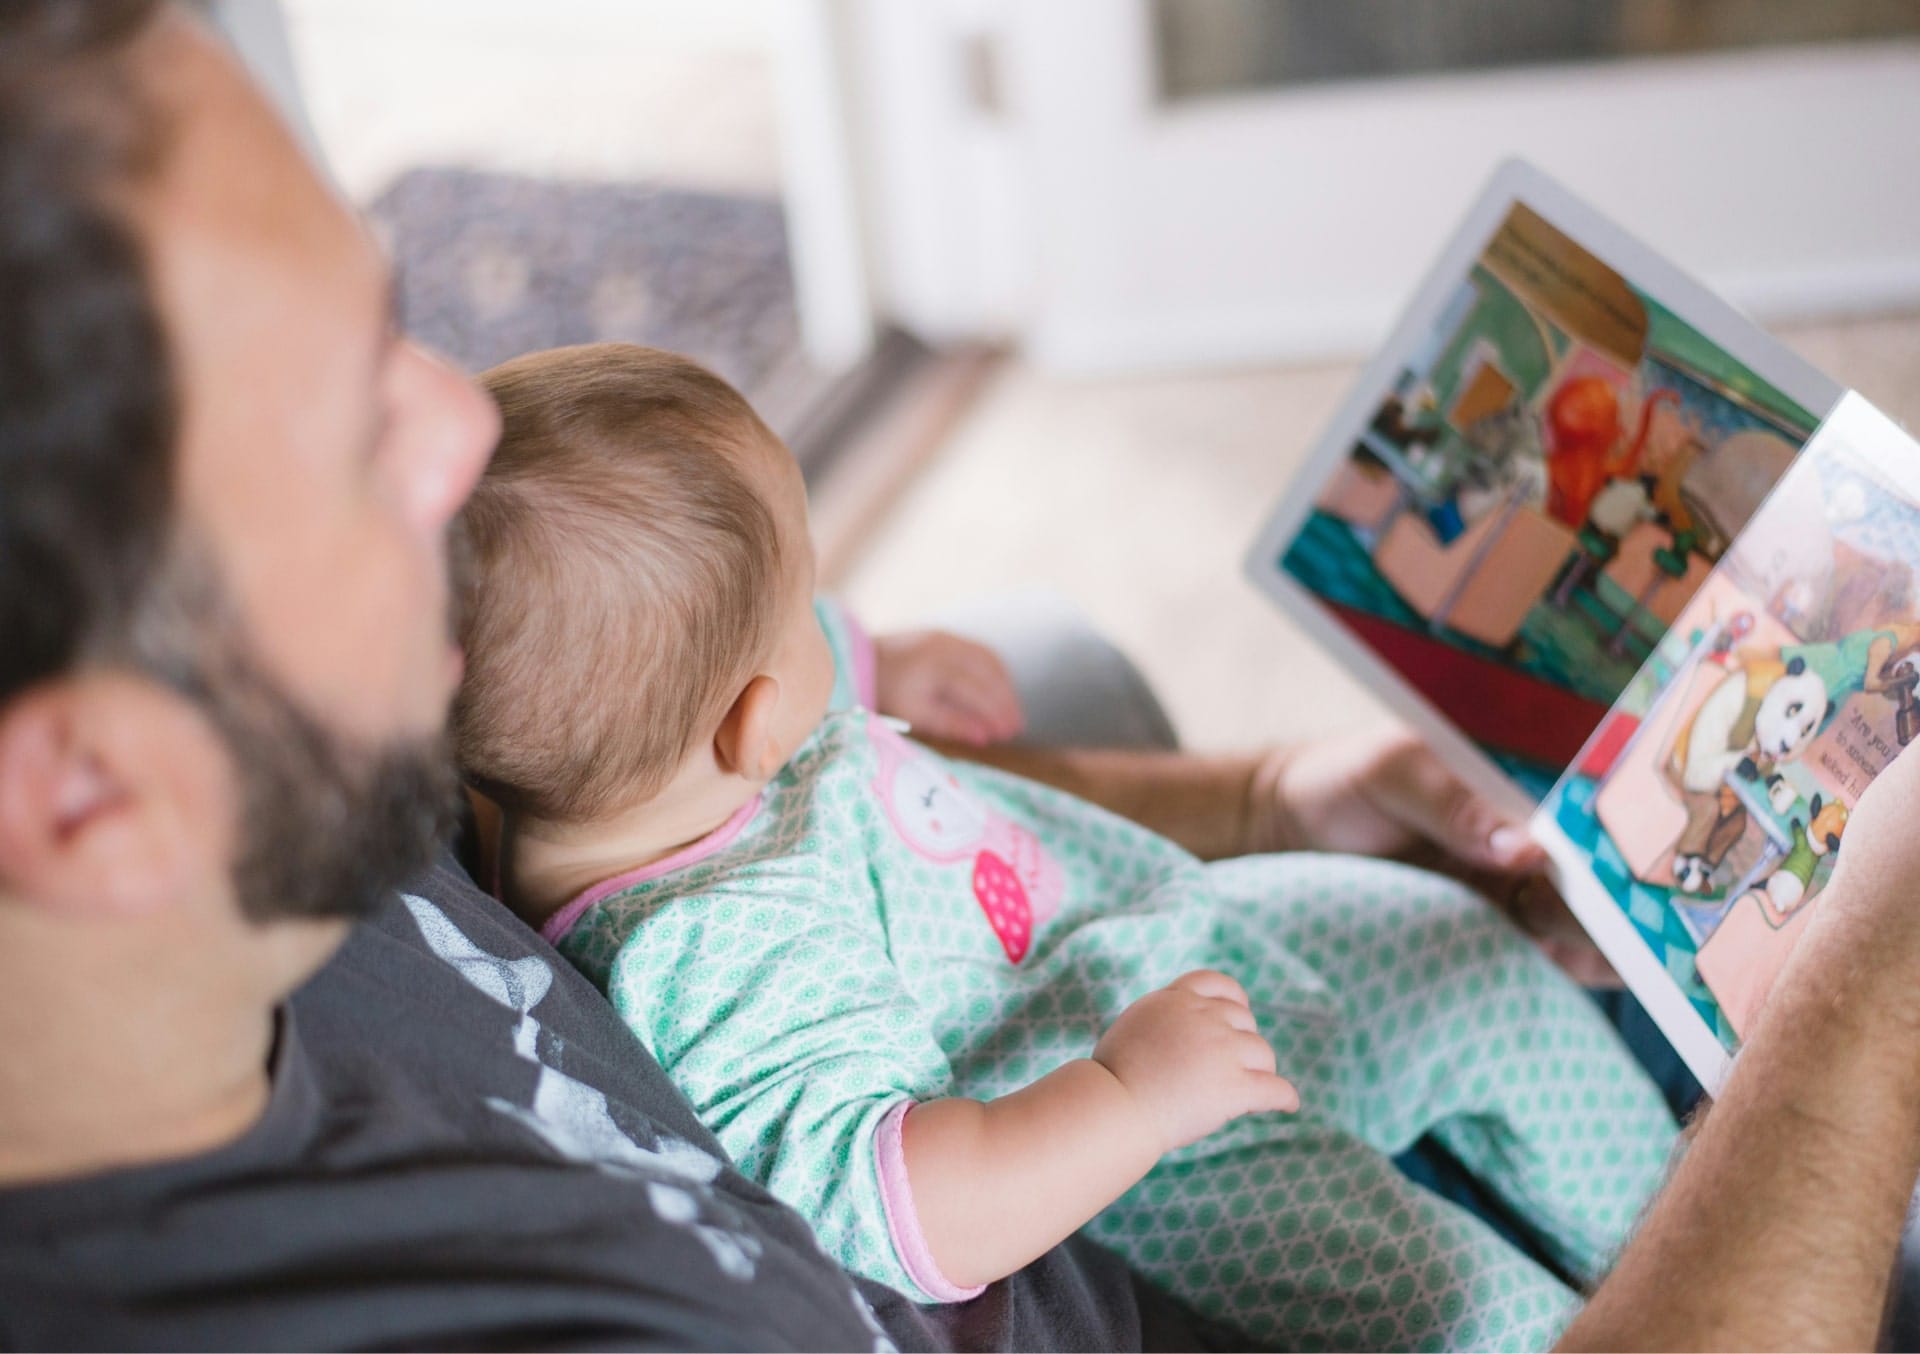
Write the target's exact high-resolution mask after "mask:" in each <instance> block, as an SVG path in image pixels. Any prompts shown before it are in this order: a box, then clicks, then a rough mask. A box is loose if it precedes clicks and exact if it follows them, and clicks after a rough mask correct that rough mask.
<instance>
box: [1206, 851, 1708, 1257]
mask: <svg viewBox="0 0 1920 1354" xmlns="http://www.w3.org/2000/svg"><path fill="white" fill-rule="evenodd" d="M1209 873H1210V875H1211V876H1212V877H1213V882H1214V884H1215V887H1216V888H1218V889H1219V890H1221V892H1222V894H1223V895H1224V896H1226V897H1227V898H1228V900H1229V901H1228V906H1227V913H1228V918H1227V920H1226V922H1225V923H1224V926H1225V930H1226V937H1227V944H1228V948H1229V949H1230V950H1234V951H1243V952H1244V955H1236V956H1235V957H1236V958H1241V959H1242V965H1241V971H1257V969H1258V968H1259V966H1260V965H1259V960H1258V954H1259V952H1261V951H1264V950H1269V949H1271V948H1273V947H1279V949H1280V950H1281V951H1283V953H1282V954H1281V955H1279V956H1276V957H1275V958H1274V960H1273V961H1272V963H1273V966H1274V967H1275V969H1276V970H1277V971H1284V969H1285V968H1286V967H1288V966H1291V965H1292V964H1295V963H1299V962H1304V963H1305V964H1306V965H1307V966H1308V967H1309V968H1311V969H1313V970H1314V971H1315V972H1316V973H1318V974H1319V975H1320V976H1321V977H1322V978H1323V979H1324V980H1325V982H1326V984H1327V986H1328V987H1329V988H1330V989H1331V991H1332V995H1333V997H1334V999H1335V1000H1336V1001H1337V1003H1338V1004H1339V1007H1340V1010H1341V1016H1342V1018H1341V1019H1340V1021H1339V1022H1338V1023H1337V1025H1336V1026H1335V1027H1334V1028H1333V1029H1332V1030H1331V1031H1330V1032H1327V1033H1325V1034H1324V1035H1309V1036H1307V1037H1306V1038H1304V1039H1303V1040H1302V1043H1303V1048H1302V1050H1301V1052H1302V1053H1303V1054H1305V1055H1307V1057H1306V1063H1307V1065H1306V1066H1302V1067H1300V1068H1299V1069H1298V1075H1300V1076H1302V1077H1304V1078H1305V1083H1304V1084H1302V1086H1301V1092H1302V1095H1303V1097H1305V1098H1306V1099H1307V1100H1308V1102H1309V1103H1310V1104H1315V1105H1316V1107H1317V1108H1318V1109H1319V1111H1320V1112H1322V1113H1324V1114H1326V1115H1327V1116H1329V1117H1330V1118H1332V1119H1334V1120H1335V1121H1336V1122H1339V1123H1341V1124H1344V1125H1345V1126H1347V1127H1348V1128H1350V1129H1351V1130H1352V1131H1353V1132H1354V1133H1355V1134H1356V1135H1358V1136H1359V1137H1360V1138H1361V1139H1362V1140H1363V1141H1365V1142H1366V1143H1368V1144H1369V1145H1371V1146H1372V1147H1374V1148H1376V1149H1377V1150H1379V1151H1381V1152H1383V1153H1387V1154H1389V1155H1391V1154H1393V1153H1397V1152H1400V1151H1404V1150H1405V1149H1406V1148H1408V1147H1410V1146H1412V1145H1413V1143H1414V1142H1415V1141H1417V1140H1418V1139H1419V1138H1420V1137H1421V1136H1422V1135H1423V1134H1425V1133H1427V1132H1432V1133H1433V1135H1434V1136H1435V1137H1436V1138H1437V1139H1438V1140H1439V1141H1440V1142H1441V1144H1442V1145H1443V1146H1445V1147H1446V1148H1447V1150H1448V1151H1449V1152H1451V1153H1453V1155H1454V1156H1456V1157H1457V1158H1459V1160H1460V1162H1461V1164H1462V1165H1464V1166H1465V1167H1466V1168H1467V1169H1468V1170H1469V1171H1471V1172H1472V1173H1473V1174H1474V1175H1475V1176H1476V1177H1477V1178H1478V1179H1479V1180H1480V1181H1481V1182H1482V1183H1483V1184H1485V1185H1486V1186H1487V1187H1488V1188H1489V1189H1490V1190H1492V1191H1493V1192H1494V1193H1495V1194H1496V1195H1498V1196H1499V1197H1500V1198H1501V1199H1502V1200H1503V1201H1505V1202H1506V1203H1507V1204H1508V1205H1509V1206H1510V1207H1511V1208H1512V1209H1513V1210H1514V1211H1515V1213H1516V1214H1518V1216H1519V1219H1520V1220H1521V1222H1522V1223H1523V1224H1524V1225H1525V1226H1526V1227H1527V1228H1528V1230H1529V1231H1530V1232H1532V1233H1533V1234H1534V1235H1535V1236H1536V1237H1537V1238H1538V1239H1539V1241H1540V1242H1541V1244H1542V1245H1543V1246H1545V1247H1546V1248H1547V1250H1548V1251H1549V1253H1550V1254H1552V1255H1553V1256H1554V1258H1555V1259H1556V1260H1558V1261H1559V1262H1560V1263H1561V1264H1562V1265H1564V1266H1565V1267H1566V1269H1567V1271H1568V1272H1569V1273H1571V1274H1574V1275H1576V1276H1578V1277H1579V1278H1580V1279H1582V1280H1593V1279H1597V1278H1598V1277H1599V1276H1600V1275H1601V1274H1603V1273H1605V1271H1606V1268H1607V1266H1608V1265H1609V1264H1610V1263H1611V1261H1612V1258H1613V1255H1614V1253H1615V1252H1617V1251H1618V1249H1619V1248H1620V1246H1621V1245H1622V1244H1623V1243H1624V1242H1625V1240H1626V1238H1627V1235H1628V1234H1629V1232H1630V1231H1631V1229H1632V1227H1633V1224H1634V1222H1635V1221H1636V1220H1637V1219H1638V1217H1639V1215H1640V1213H1641V1211H1642V1210H1643V1209H1644V1208H1645V1206H1646V1204H1647V1202H1648V1201H1649V1200H1650V1199H1651V1198H1652V1197H1653V1194H1654V1192H1655V1191H1656V1190H1657V1189H1658V1188H1659V1186H1660V1184H1661V1182H1662V1180H1663V1179H1664V1177H1665V1170H1666V1165H1667V1160H1668V1156H1669V1153H1670V1152H1671V1150H1672V1147H1673V1143H1674V1136H1675V1128H1674V1123H1673V1119H1672V1116H1671V1115H1670V1114H1669V1113H1668V1111H1667V1108H1666V1105H1665V1103H1664V1102H1663V1101H1662V1100H1661V1098H1660V1094H1659V1092H1658V1090H1657V1089H1656V1088H1655V1087H1654V1085H1653V1083H1652V1081H1651V1080H1650V1079H1649V1078H1648V1077H1647V1075H1646V1074H1645V1072H1643V1071H1642V1070H1641V1068H1640V1067H1639V1065H1638V1064H1637V1063H1635V1062H1634V1061H1633V1059H1632V1057H1631V1056H1630V1055H1629V1054H1628V1053H1627V1051H1626V1049H1625V1047H1624V1046H1623V1045H1622V1044H1621V1043H1620V1041H1619V1038H1618V1037H1617V1036H1616V1035H1615V1033H1614V1031H1613V1029H1612V1027H1611V1026H1609V1025H1608V1024H1607V1023H1606V1021H1605V1020H1604V1019H1602V1017H1601V1016H1600V1014H1599V1012H1598V1011H1597V1010H1596V1009H1595V1007H1594V1005H1593V1003H1592V1002H1591V1001H1590V1000H1589V999H1588V998H1587V997H1586V996H1585V994H1583V993H1582V992H1581V991H1580V990H1579V989H1578V988H1577V987H1575V986H1574V985H1573V983H1572V982H1570V981H1569V980H1568V979H1567V978H1566V977H1565V975H1563V974H1562V973H1560V971H1559V970H1558V969H1556V968H1554V967H1553V965H1552V964H1551V963H1550V962H1548V961H1547V959H1546V958H1545V957H1544V956H1543V955H1542V954H1541V953H1540V952H1539V950H1538V949H1537V948H1536V947H1535V946H1534V945H1533V944H1532V943H1530V942H1529V941H1528V940H1527V939H1526V938H1525V937H1524V936H1522V935H1521V934H1520V933H1519V932H1518V931H1517V930H1516V929H1515V928H1514V927H1513V926H1512V925H1510V924H1509V923H1508V922H1507V921H1506V920H1505V919H1504V918H1503V917H1501V916H1500V915H1498V914H1497V913H1496V912H1495V911H1494V910H1493V909H1492V908H1491V907H1490V906H1488V905H1487V904H1486V903H1485V902H1484V901H1483V900H1481V899H1480V898H1478V897H1476V896H1475V895H1473V894H1472V893H1470V892H1469V891H1468V890H1466V889H1464V888H1462V887H1461V886H1459V885H1457V884H1455V883H1453V882H1452V881H1450V880H1445V879H1441V878H1439V877H1437V876H1434V875H1430V874H1426V873H1424V872H1421V871H1417V870H1410V869H1406V868H1403V867H1400V866H1393V865H1385V864H1381V863H1379V862H1374V861H1363V860H1355V859H1351V858H1344V857H1337V856H1311V855H1302V856H1287V857H1262V858H1256V859H1254V860H1250V861H1246V862H1234V863H1232V864H1229V865H1224V866H1218V867H1214V869H1212V870H1210V871H1209ZM1229 971H1236V970H1235V969H1233V968H1230V969H1229ZM1256 982H1257V980H1256ZM1248 985H1249V989H1250V990H1251V991H1252V993H1253V997H1254V1003H1255V1009H1256V1010H1258V1009H1259V1006H1260V993H1259V990H1258V988H1257V987H1256V986H1255V984H1254V983H1249V984H1248ZM1273 1024H1274V1026H1275V1029H1276V1032H1277V1033H1278V1034H1279V1035H1280V1037H1281V1038H1282V1039H1284V1038H1285V1037H1286V1033H1287V1031H1288V1029H1289V1027H1290V1022H1289V1021H1288V1020H1287V1019H1286V1018H1285V1016H1284V1013H1276V1014H1275V1017H1274V1020H1273ZM1291 1027H1292V1028H1298V1022H1291ZM1279 1054H1280V1067H1281V1070H1282V1072H1283V1073H1285V1074H1286V1075H1288V1076H1295V1075H1296V1068H1295V1066H1294V1065H1293V1064H1291V1063H1290V1061H1289V1050H1288V1049H1287V1048H1286V1047H1284V1046H1283V1047H1280V1048H1279Z"/></svg>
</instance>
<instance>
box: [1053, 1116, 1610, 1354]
mask: <svg viewBox="0 0 1920 1354" xmlns="http://www.w3.org/2000/svg"><path fill="white" fill-rule="evenodd" d="M1088 1230H1089V1231H1090V1232H1091V1233H1092V1234H1093V1235H1094V1236H1095V1237H1097V1238H1098V1239H1099V1240H1101V1241H1104V1242H1105V1243H1107V1244H1108V1245H1110V1246H1112V1247H1114V1248H1115V1249H1116V1250H1119V1251H1121V1252H1122V1253H1123V1254H1125V1255H1126V1256H1127V1258H1128V1260H1129V1261H1130V1262H1131V1263H1132V1264H1133V1266H1134V1267H1135V1268H1136V1269H1138V1270H1139V1271H1140V1272H1142V1273H1143V1274H1146V1275H1147V1276H1148V1277H1149V1278H1151V1279H1153V1280H1154V1282H1156V1283H1158V1284H1160V1285H1161V1286H1163V1287H1165V1288H1167V1289H1169V1290H1170V1291H1172V1292H1174V1293H1176V1294H1178V1295H1179V1296H1180V1297H1182V1298H1184V1299H1185V1300H1187V1301H1188V1302H1190V1303H1192V1304H1193V1305H1194V1306H1195V1307H1197V1308H1198V1309H1199V1310H1201V1311H1202V1312H1205V1313H1206V1314H1207V1315H1209V1316H1212V1317H1215V1318H1217V1319H1220V1320H1222V1321H1226V1322H1228V1323H1230V1324H1232V1325H1233V1326H1235V1327H1237V1328H1238V1329H1240V1330H1243V1331H1245V1332H1246V1333H1247V1334H1248V1335H1249V1336H1251V1337H1253V1339H1255V1340H1256V1341H1258V1342H1259V1343H1261V1344H1263V1345H1269V1346H1276V1347H1279V1348H1286V1349H1475V1348H1481V1349H1488V1348H1490V1349H1545V1348H1546V1347H1547V1346H1549V1345H1550V1344H1552V1343H1553V1341H1554V1339H1555V1338H1556V1337H1557V1336H1558V1335H1559V1333H1560V1331H1561V1329H1562V1328H1563V1327H1564V1326H1565V1325H1566V1323H1567V1321H1568V1320H1569V1319H1571V1317H1572V1315H1573V1312H1574V1310H1575V1309H1576V1307H1577V1306H1578V1301H1579V1300H1578V1298H1577V1297H1576V1295H1575V1294H1574V1293H1573V1292H1572V1291H1571V1290H1569V1289H1568V1288H1567V1287H1566V1285H1565V1284H1563V1283H1561V1282H1560V1280H1559V1279H1557V1278H1555V1277H1554V1276H1553V1275H1551V1274H1549V1273H1548V1272H1547V1271H1546V1270H1545V1269H1543V1268H1541V1267H1540V1266H1539V1265H1537V1264H1535V1263H1534V1262H1533V1261H1532V1260H1530V1259H1528V1258H1527V1257H1526V1256H1524V1255H1522V1254H1520V1252H1518V1251H1516V1250H1515V1249H1514V1248H1513V1247H1512V1246H1510V1245H1508V1244H1507V1243H1506V1242H1505V1241H1503V1240H1502V1239H1501V1238H1500V1237H1499V1236H1498V1235H1497V1234H1496V1233H1495V1232H1494V1231H1493V1229H1492V1228H1490V1227H1488V1226H1487V1225H1486V1224H1485V1223H1484V1222H1482V1221H1481V1220H1480V1219H1478V1218H1476V1217H1474V1216H1473V1215H1472V1214H1470V1213H1468V1212H1467V1211H1466V1210H1464V1209H1461V1208H1458V1207H1456V1206H1454V1205H1453V1204H1450V1203H1448V1202H1446V1201H1445V1200H1443V1199H1440V1198H1438V1197H1436V1196H1435V1195H1432V1194H1429V1193H1428V1192H1427V1191H1425V1190H1423V1189H1421V1188H1420V1187H1419V1186H1417V1185H1415V1184H1414V1183H1413V1182H1412V1181H1410V1180H1408V1179H1407V1178H1406V1177H1405V1176H1404V1175H1402V1174H1401V1173H1400V1172H1399V1171H1398V1170H1397V1169H1396V1168H1395V1167H1394V1165H1393V1163H1392V1162H1391V1161H1389V1160H1388V1159H1387V1158H1386V1157H1384V1156H1382V1155H1381V1154H1380V1153H1378V1152H1376V1151H1374V1150H1373V1149H1372V1148H1370V1147H1368V1146H1367V1145H1366V1144H1364V1143H1362V1142H1360V1141H1358V1140H1357V1139H1355V1138H1354V1137H1353V1136H1352V1135H1351V1134H1349V1133H1347V1132H1346V1131H1344V1130H1343V1129H1341V1128H1339V1127H1337V1126H1335V1125H1331V1124H1327V1123H1324V1122H1321V1121H1318V1120H1314V1119H1312V1118H1311V1117H1303V1118H1301V1119H1297V1120H1291V1121H1289V1122H1288V1124H1287V1128H1286V1131H1285V1134H1284V1137H1283V1138H1282V1140H1281V1141H1276V1142H1266V1143H1260V1142H1253V1143H1244V1144H1242V1145H1239V1146H1235V1147H1232V1148H1229V1149H1228V1150H1226V1151H1224V1152H1222V1153H1219V1154H1217V1155H1213V1156H1204V1157H1183V1158H1179V1159H1173V1160H1168V1161H1164V1162H1162V1163H1161V1164H1160V1165H1159V1166H1157V1167H1156V1168H1155V1169H1154V1171H1153V1172H1152V1174H1150V1175H1148V1176H1147V1178H1146V1179H1145V1180H1143V1181H1141V1182H1140V1184H1138V1185H1136V1186H1135V1187H1134V1188H1133V1189H1132V1190H1130V1191H1129V1192H1128V1193H1127V1194H1126V1195H1124V1196H1123V1197H1122V1198H1121V1199H1120V1200H1119V1201H1118V1202H1117V1203H1115V1204H1114V1205H1113V1206H1112V1207H1110V1208H1108V1209H1107V1210H1106V1211H1105V1212H1103V1213H1102V1214H1101V1215H1100V1216H1099V1217H1097V1218H1095V1219H1094V1221H1093V1222H1092V1223H1091V1224H1090V1225H1089V1228H1088Z"/></svg>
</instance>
